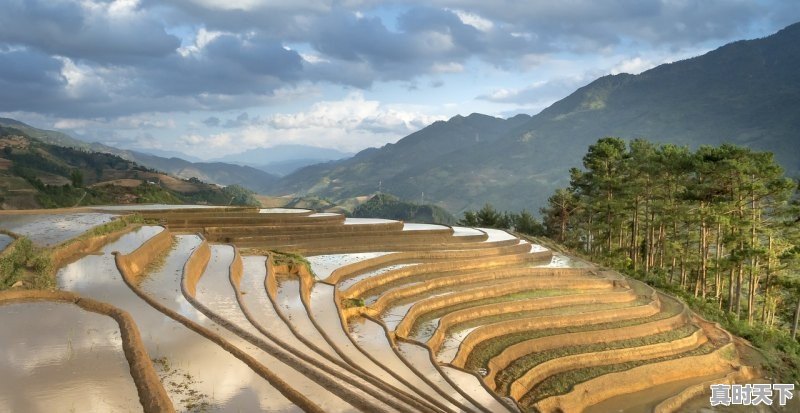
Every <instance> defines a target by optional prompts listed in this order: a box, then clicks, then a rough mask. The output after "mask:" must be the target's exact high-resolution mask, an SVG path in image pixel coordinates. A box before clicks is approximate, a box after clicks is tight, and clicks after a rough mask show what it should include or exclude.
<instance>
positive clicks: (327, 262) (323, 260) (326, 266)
mask: <svg viewBox="0 0 800 413" xmlns="http://www.w3.org/2000/svg"><path fill="white" fill-rule="evenodd" d="M386 254H391V253H390V252H361V253H356V254H327V255H314V256H308V257H306V259H307V260H308V262H309V263H311V270H312V271H313V272H314V275H316V276H317V278H318V279H320V280H324V279H326V278H328V277H330V276H331V273H332V272H333V271H334V270H336V269H337V268H340V267H344V266H345V265H350V264H353V263H356V262H361V261H364V260H369V259H372V258H377V257H380V256H383V255H386Z"/></svg>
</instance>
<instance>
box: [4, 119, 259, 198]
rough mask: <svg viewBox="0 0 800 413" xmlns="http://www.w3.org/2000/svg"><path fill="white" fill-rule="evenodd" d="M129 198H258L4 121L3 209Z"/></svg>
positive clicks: (236, 187) (234, 187)
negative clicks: (35, 134)
mask: <svg viewBox="0 0 800 413" xmlns="http://www.w3.org/2000/svg"><path fill="white" fill-rule="evenodd" d="M128 203H169V204H184V203H187V204H195V203H202V204H206V203H208V204H217V205H220V204H221V205H228V204H236V205H242V204H253V205H257V204H258V202H257V201H256V200H255V198H253V197H252V193H250V192H248V191H246V190H244V189H243V188H241V187H238V186H229V187H226V188H220V187H218V186H216V185H210V184H207V183H204V182H202V181H200V180H197V179H190V180H181V179H177V178H175V177H172V176H170V175H166V174H164V173H161V172H158V171H155V170H153V169H150V168H146V167H143V166H141V165H138V164H136V163H134V162H131V161H128V160H125V159H123V158H120V157H119V156H116V155H112V154H108V153H103V152H91V151H88V150H79V149H75V148H70V147H64V146H57V145H51V144H49V143H44V142H42V141H40V140H38V139H36V138H32V137H30V136H28V135H27V134H26V133H25V132H23V131H21V130H19V129H15V128H8V127H3V126H0V209H29V208H42V207H44V208H53V207H72V206H78V205H96V204H128Z"/></svg>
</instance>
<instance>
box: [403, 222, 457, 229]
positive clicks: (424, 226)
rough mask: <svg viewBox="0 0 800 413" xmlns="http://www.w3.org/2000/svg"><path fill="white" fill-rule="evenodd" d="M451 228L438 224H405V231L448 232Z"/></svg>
mask: <svg viewBox="0 0 800 413" xmlns="http://www.w3.org/2000/svg"><path fill="white" fill-rule="evenodd" d="M448 229H450V227H446V226H444V225H438V224H416V223H413V222H404V223H403V231H431V230H448Z"/></svg>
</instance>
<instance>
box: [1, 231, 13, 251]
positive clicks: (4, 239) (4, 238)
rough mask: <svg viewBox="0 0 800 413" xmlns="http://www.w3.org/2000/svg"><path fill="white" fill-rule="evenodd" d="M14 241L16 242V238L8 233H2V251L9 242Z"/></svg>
mask: <svg viewBox="0 0 800 413" xmlns="http://www.w3.org/2000/svg"><path fill="white" fill-rule="evenodd" d="M12 242H14V238H11V237H10V236H8V235H6V234H0V252H3V250H4V249H6V247H7V246H8V244H11V243H12Z"/></svg>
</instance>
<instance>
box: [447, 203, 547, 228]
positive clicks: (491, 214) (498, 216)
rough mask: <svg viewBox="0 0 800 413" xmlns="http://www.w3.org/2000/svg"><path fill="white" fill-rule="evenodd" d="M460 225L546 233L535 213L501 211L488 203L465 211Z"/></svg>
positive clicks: (459, 222)
mask: <svg viewBox="0 0 800 413" xmlns="http://www.w3.org/2000/svg"><path fill="white" fill-rule="evenodd" d="M458 224H459V225H463V226H467V227H482V228H498V229H507V230H511V231H516V232H519V233H522V234H526V235H534V236H539V235H544V233H545V228H544V226H543V225H542V223H541V222H540V221H539V220H538V219H536V217H535V216H533V214H531V213H530V212H528V211H527V210H522V212H518V213H517V212H508V211H503V212H500V211H498V210H496V209H495V208H494V206H492V204H490V203H487V204H485V205H484V206H483V207H482V208H481V209H479V210H478V211H471V210H470V211H465V212H464V217H463V218H462V219H460V220H459V221H458Z"/></svg>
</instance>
